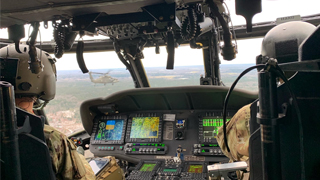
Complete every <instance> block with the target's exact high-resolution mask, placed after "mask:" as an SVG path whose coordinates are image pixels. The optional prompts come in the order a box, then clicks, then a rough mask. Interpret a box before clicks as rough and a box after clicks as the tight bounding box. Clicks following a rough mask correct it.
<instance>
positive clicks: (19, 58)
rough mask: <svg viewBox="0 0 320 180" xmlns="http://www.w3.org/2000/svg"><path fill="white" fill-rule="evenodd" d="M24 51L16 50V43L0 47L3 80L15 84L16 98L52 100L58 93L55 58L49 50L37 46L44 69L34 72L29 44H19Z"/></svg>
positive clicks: (0, 67) (0, 66) (0, 65)
mask: <svg viewBox="0 0 320 180" xmlns="http://www.w3.org/2000/svg"><path fill="white" fill-rule="evenodd" d="M19 48H20V50H21V51H22V53H18V52H17V51H16V50H15V46H14V44H11V45H8V46H6V47H3V48H1V49H0V57H1V59H0V69H1V81H7V82H9V83H11V84H12V85H13V86H14V92H15V96H16V98H19V97H37V98H39V99H41V100H43V101H46V102H48V101H50V100H52V99H53V98H54V96H55V94H56V78H57V75H56V67H55V59H54V58H52V57H51V56H50V55H49V54H48V53H47V52H45V51H42V50H40V49H38V48H36V51H37V56H38V58H39V59H40V60H41V62H42V65H43V71H41V72H40V73H38V74H34V73H32V72H31V70H30V69H29V64H28V61H30V57H29V54H28V52H29V46H28V45H22V44H20V46H19Z"/></svg>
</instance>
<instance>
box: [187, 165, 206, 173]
mask: <svg viewBox="0 0 320 180" xmlns="http://www.w3.org/2000/svg"><path fill="white" fill-rule="evenodd" d="M202 170H203V165H202V164H190V165H189V167H188V172H189V173H202Z"/></svg>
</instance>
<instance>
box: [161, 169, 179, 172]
mask: <svg viewBox="0 0 320 180" xmlns="http://www.w3.org/2000/svg"><path fill="white" fill-rule="evenodd" d="M163 172H177V169H163Z"/></svg>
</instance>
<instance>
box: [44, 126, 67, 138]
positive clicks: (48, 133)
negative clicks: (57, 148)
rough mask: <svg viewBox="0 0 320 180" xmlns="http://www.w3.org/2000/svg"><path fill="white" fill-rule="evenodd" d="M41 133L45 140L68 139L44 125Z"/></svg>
mask: <svg viewBox="0 0 320 180" xmlns="http://www.w3.org/2000/svg"><path fill="white" fill-rule="evenodd" d="M43 132H44V136H45V138H46V140H48V139H50V140H51V141H52V140H60V139H68V138H67V136H66V135H65V134H63V133H62V132H60V131H59V130H57V129H56V128H54V127H52V126H49V125H46V124H45V125H44V128H43Z"/></svg>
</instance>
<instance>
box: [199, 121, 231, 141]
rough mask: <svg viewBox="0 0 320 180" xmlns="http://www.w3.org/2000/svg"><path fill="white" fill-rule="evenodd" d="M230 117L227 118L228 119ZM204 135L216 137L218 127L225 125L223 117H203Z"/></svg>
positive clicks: (205, 136)
mask: <svg viewBox="0 0 320 180" xmlns="http://www.w3.org/2000/svg"><path fill="white" fill-rule="evenodd" d="M229 120H230V119H228V118H227V121H229ZM202 124H203V137H204V138H216V137H217V134H218V129H219V128H220V127H221V126H223V119H203V120H202Z"/></svg>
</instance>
